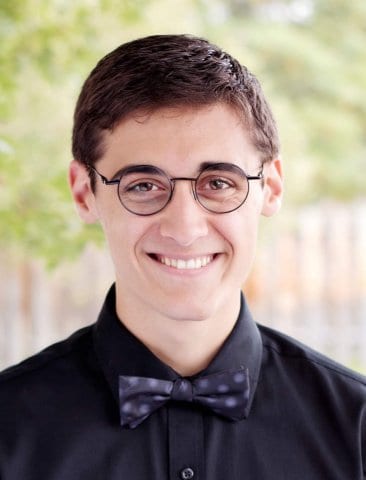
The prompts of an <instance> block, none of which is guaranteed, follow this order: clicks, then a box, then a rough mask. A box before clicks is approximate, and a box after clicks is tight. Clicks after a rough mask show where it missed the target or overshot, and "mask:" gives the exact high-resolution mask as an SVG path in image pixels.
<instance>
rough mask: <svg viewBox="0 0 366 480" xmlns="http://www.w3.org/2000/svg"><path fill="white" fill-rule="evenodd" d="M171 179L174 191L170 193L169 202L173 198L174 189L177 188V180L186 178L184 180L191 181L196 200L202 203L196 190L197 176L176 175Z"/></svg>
mask: <svg viewBox="0 0 366 480" xmlns="http://www.w3.org/2000/svg"><path fill="white" fill-rule="evenodd" d="M169 180H170V184H171V186H172V191H171V194H170V197H169V200H168V203H169V202H170V201H171V199H172V198H173V194H174V189H175V183H176V181H179V180H184V181H187V182H191V190H192V195H193V198H194V199H195V200H196V202H198V203H200V202H199V200H198V196H197V192H196V183H197V178H192V177H174V178H170V179H169Z"/></svg>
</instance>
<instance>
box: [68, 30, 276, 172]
mask: <svg viewBox="0 0 366 480" xmlns="http://www.w3.org/2000/svg"><path fill="white" fill-rule="evenodd" d="M217 102H221V103H225V104H227V105H228V106H230V107H232V108H234V109H235V110H236V112H237V114H238V115H239V118H241V119H242V120H243V122H244V124H245V126H246V128H247V130H248V131H249V134H250V137H251V140H252V142H253V145H254V146H255V147H256V148H257V150H258V151H259V152H260V154H261V158H262V161H263V162H266V161H269V160H271V159H273V158H275V157H276V156H277V155H278V154H279V140H278V132H277V127H276V122H275V120H274V117H273V114H272V112H271V109H270V107H269V105H268V103H267V101H266V99H265V97H264V93H263V91H262V88H261V85H260V83H259V81H258V80H257V79H256V77H255V76H254V75H253V74H252V73H251V72H250V71H249V70H248V69H247V68H246V67H245V66H243V65H241V64H240V63H239V62H238V61H237V60H236V59H235V58H233V57H232V56H231V55H229V54H228V53H226V52H224V51H223V50H221V49H220V48H219V47H217V46H216V45H213V44H212V43H210V42H208V41H207V40H205V39H203V38H198V37H195V36H192V35H152V36H148V37H144V38H140V39H137V40H134V41H131V42H128V43H125V44H122V45H120V46H119V47H118V48H116V49H115V50H114V51H112V52H111V53H109V54H108V55H106V56H105V57H104V58H102V59H101V60H100V61H99V62H98V64H97V65H96V66H95V68H94V69H93V70H92V71H91V73H90V75H89V77H88V78H87V79H86V81H85V83H84V85H83V87H82V90H81V93H80V95H79V98H78V101H77V104H76V109H75V114H74V127H73V136H72V153H73V156H74V158H75V159H76V160H77V161H79V162H82V163H84V164H85V165H94V164H95V163H96V162H97V160H98V159H99V158H101V157H102V156H103V136H104V133H105V132H106V131H109V132H111V131H113V129H114V128H115V127H116V126H117V125H118V124H119V122H120V121H121V120H123V119H124V118H126V117H127V116H128V115H130V114H133V113H137V112H146V113H148V112H153V111H154V110H157V109H159V108H161V107H202V106H206V105H210V104H214V103H217Z"/></svg>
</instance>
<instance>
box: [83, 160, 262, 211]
mask: <svg viewBox="0 0 366 480" xmlns="http://www.w3.org/2000/svg"><path fill="white" fill-rule="evenodd" d="M228 165H231V166H233V167H235V169H237V170H239V171H240V173H241V175H242V176H243V177H244V178H246V179H247V181H248V191H247V194H246V195H245V197H244V199H243V200H242V202H241V203H240V204H239V205H237V206H236V207H235V208H232V209H230V210H227V211H224V212H216V211H215V210H210V209H209V208H207V207H206V206H205V205H204V204H202V203H201V201H200V198H199V195H197V192H196V185H197V180H198V179H199V178H200V176H201V175H202V172H204V171H206V170H210V169H213V168H218V169H220V167H222V166H225V167H227V166H228ZM86 166H87V168H88V169H89V170H91V171H93V172H94V173H96V174H97V175H98V177H99V178H100V179H101V181H102V183H103V184H104V185H117V195H118V199H119V201H120V204H121V205H122V206H123V208H125V209H126V210H127V211H128V212H130V213H133V214H134V215H138V216H140V217H147V216H150V215H155V214H156V213H159V212H161V211H162V210H163V209H164V208H165V207H166V206H167V205H168V204H169V202H170V201H171V199H172V198H173V194H174V188H175V182H176V181H178V180H185V181H190V182H191V183H192V193H193V197H194V199H195V200H196V201H197V202H198V203H199V204H200V205H201V207H202V208H204V209H205V210H206V211H208V212H211V213H217V214H224V213H230V212H234V211H235V210H237V209H238V208H240V207H241V206H242V205H243V204H244V203H245V201H246V199H247V198H248V195H249V182H250V180H262V179H263V165H262V169H261V170H260V172H259V173H258V175H247V174H246V173H245V172H244V170H242V169H241V168H240V167H239V166H237V165H235V164H228V163H223V162H219V163H214V164H211V165H209V166H208V167H206V168H204V169H203V170H202V171H201V172H200V173H199V174H198V175H197V177H196V178H193V177H169V176H168V175H167V173H166V172H164V170H162V169H161V168H159V167H155V166H153V165H143V164H142V165H135V166H133V167H131V168H136V167H141V168H154V169H156V171H157V172H159V173H161V174H162V175H163V176H164V177H166V178H167V180H169V183H170V194H169V197H168V198H167V201H166V203H165V204H164V205H163V206H162V207H161V208H159V210H157V211H154V212H152V213H137V212H135V211H133V210H131V209H130V208H128V207H126V205H125V204H124V203H123V202H122V199H121V196H120V194H119V183H120V181H121V178H122V177H123V175H124V173H125V171H123V172H122V173H121V175H120V176H119V178H116V179H115V180H108V179H107V178H106V177H105V176H104V175H102V174H101V173H100V172H98V170H97V169H96V168H95V167H93V165H91V164H90V163H87V164H86ZM125 170H127V171H128V170H129V167H127V168H126V169H125Z"/></svg>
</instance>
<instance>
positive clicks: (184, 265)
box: [150, 255, 214, 270]
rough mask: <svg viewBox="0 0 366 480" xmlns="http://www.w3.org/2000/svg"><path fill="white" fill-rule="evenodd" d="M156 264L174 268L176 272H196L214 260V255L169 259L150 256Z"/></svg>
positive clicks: (161, 256)
mask: <svg viewBox="0 0 366 480" xmlns="http://www.w3.org/2000/svg"><path fill="white" fill-rule="evenodd" d="M150 256H151V257H152V258H154V259H155V260H157V261H158V262H160V263H162V264H163V265H166V266H168V267H172V268H176V269H177V270H198V269H200V268H203V267H206V266H207V265H209V264H210V263H211V262H212V260H213V259H214V255H203V256H201V257H195V258H187V259H184V260H183V259H182V258H171V257H166V256H164V255H150Z"/></svg>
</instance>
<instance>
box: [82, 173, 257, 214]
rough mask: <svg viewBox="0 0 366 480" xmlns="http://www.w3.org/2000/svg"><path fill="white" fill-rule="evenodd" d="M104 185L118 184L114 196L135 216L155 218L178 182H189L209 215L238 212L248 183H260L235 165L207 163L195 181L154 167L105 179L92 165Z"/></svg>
mask: <svg viewBox="0 0 366 480" xmlns="http://www.w3.org/2000/svg"><path fill="white" fill-rule="evenodd" d="M88 168H89V169H90V170H92V171H93V172H95V173H96V174H97V175H98V176H99V177H100V179H101V180H102V182H103V183H104V184H105V185H117V193H118V197H119V200H120V202H121V204H122V205H123V207H124V208H125V209H126V210H128V211H129V212H131V213H134V214H135V215H142V216H147V215H154V214H155V213H158V212H160V211H161V210H163V208H165V207H166V206H167V205H168V203H169V202H170V200H171V199H172V197H173V194H174V188H175V184H176V182H177V181H180V180H184V181H189V182H191V186H192V193H193V197H194V199H195V200H197V201H198V202H199V204H200V205H202V207H203V208H205V209H206V210H208V211H209V212H212V213H229V212H233V211H234V210H236V209H238V208H239V207H240V206H241V205H243V203H244V202H245V200H246V199H247V197H248V194H249V181H250V180H261V179H262V178H263V172H262V170H261V171H260V172H259V173H258V175H254V176H248V175H246V173H244V171H243V170H242V169H241V168H240V167H238V166H237V165H234V164H231V163H212V164H211V163H210V164H208V165H207V166H205V168H203V169H202V170H201V172H200V174H199V175H198V176H197V177H196V178H191V177H174V178H172V177H169V176H168V175H167V174H166V173H165V172H164V170H161V169H160V168H158V167H155V166H153V165H132V166H128V167H126V168H124V169H122V170H121V171H120V172H118V178H115V179H112V180H108V179H107V178H106V177H105V176H104V175H102V174H101V173H99V172H98V171H97V170H96V169H95V168H94V167H93V166H92V165H88Z"/></svg>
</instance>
